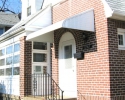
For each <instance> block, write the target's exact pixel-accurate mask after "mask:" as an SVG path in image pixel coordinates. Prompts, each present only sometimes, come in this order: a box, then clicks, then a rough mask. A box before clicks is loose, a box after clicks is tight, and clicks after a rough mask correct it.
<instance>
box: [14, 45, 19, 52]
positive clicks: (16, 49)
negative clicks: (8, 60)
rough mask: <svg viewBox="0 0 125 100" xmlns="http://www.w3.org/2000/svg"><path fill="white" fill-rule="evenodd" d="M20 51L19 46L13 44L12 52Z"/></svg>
mask: <svg viewBox="0 0 125 100" xmlns="http://www.w3.org/2000/svg"><path fill="white" fill-rule="evenodd" d="M19 50H20V44H19V43H18V44H15V45H14V52H17V51H19Z"/></svg>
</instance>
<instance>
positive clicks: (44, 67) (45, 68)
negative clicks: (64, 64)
mask: <svg viewBox="0 0 125 100" xmlns="http://www.w3.org/2000/svg"><path fill="white" fill-rule="evenodd" d="M43 73H44V74H45V73H47V66H43Z"/></svg>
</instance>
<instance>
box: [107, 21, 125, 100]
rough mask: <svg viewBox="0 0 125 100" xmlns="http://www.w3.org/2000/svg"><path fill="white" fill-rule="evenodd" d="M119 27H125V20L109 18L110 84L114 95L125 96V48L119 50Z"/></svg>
mask: <svg viewBox="0 0 125 100" xmlns="http://www.w3.org/2000/svg"><path fill="white" fill-rule="evenodd" d="M117 28H123V29H125V21H120V20H114V19H108V33H109V55H110V57H109V61H110V86H111V96H112V97H114V96H115V97H117V95H121V96H124V94H125V50H118V38H117ZM121 100H122V99H121ZM124 100H125V98H124Z"/></svg>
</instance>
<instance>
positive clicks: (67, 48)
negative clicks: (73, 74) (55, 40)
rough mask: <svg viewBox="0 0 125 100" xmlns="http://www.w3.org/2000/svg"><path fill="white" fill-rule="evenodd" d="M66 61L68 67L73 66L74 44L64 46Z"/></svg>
mask: <svg viewBox="0 0 125 100" xmlns="http://www.w3.org/2000/svg"><path fill="white" fill-rule="evenodd" d="M64 63H65V68H66V69H70V68H72V45H68V46H65V47H64Z"/></svg>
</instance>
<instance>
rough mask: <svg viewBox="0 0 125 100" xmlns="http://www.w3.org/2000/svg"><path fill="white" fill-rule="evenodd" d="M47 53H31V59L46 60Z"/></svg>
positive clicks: (36, 60) (35, 60)
mask: <svg viewBox="0 0 125 100" xmlns="http://www.w3.org/2000/svg"><path fill="white" fill-rule="evenodd" d="M46 57H47V55H46V54H44V53H34V54H33V61H34V62H46Z"/></svg>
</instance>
